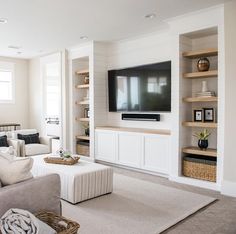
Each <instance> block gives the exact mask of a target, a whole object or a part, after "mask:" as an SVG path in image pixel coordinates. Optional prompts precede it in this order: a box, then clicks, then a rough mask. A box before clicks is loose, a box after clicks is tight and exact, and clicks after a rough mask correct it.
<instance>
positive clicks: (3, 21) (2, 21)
mask: <svg viewBox="0 0 236 234" xmlns="http://www.w3.org/2000/svg"><path fill="white" fill-rule="evenodd" d="M7 22H8V19H6V18H0V24H6V23H7Z"/></svg>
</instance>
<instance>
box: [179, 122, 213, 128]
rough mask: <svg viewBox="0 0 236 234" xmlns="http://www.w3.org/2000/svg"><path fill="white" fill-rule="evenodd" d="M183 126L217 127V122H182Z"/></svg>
mask: <svg viewBox="0 0 236 234" xmlns="http://www.w3.org/2000/svg"><path fill="white" fill-rule="evenodd" d="M182 125H183V126H184V127H197V128H217V123H205V122H183V123H182Z"/></svg>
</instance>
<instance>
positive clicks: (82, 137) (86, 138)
mask: <svg viewBox="0 0 236 234" xmlns="http://www.w3.org/2000/svg"><path fill="white" fill-rule="evenodd" d="M76 139H79V140H87V141H89V139H90V138H89V136H76Z"/></svg>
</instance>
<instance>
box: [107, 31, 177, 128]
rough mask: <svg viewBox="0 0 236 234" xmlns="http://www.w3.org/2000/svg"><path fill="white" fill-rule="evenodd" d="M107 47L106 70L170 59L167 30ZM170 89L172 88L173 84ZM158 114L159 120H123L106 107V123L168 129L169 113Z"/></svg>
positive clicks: (169, 125)
mask: <svg viewBox="0 0 236 234" xmlns="http://www.w3.org/2000/svg"><path fill="white" fill-rule="evenodd" d="M108 47H109V48H108V49H109V50H108V60H107V61H108V70H111V69H120V68H127V67H135V66H139V65H144V64H152V63H158V62H164V61H168V60H171V35H170V33H169V31H168V30H166V31H163V32H159V33H156V34H151V35H147V36H145V37H140V38H136V39H132V40H124V41H120V42H116V43H113V44H110V45H109V46H108ZM172 89H174V87H173V86H172ZM156 113H158V112H156ZM160 114H161V121H160V122H140V121H125V120H121V113H114V112H108V107H107V123H108V125H110V126H120V127H138V128H140V127H141V128H151V129H170V128H171V113H170V112H169V113H160Z"/></svg>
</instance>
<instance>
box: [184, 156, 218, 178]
mask: <svg viewBox="0 0 236 234" xmlns="http://www.w3.org/2000/svg"><path fill="white" fill-rule="evenodd" d="M183 175H184V176H187V177H191V178H195V179H201V180H207V181H211V182H216V159H215V158H211V157H204V156H200V157H199V156H194V155H191V156H185V157H184V158H183Z"/></svg>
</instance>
